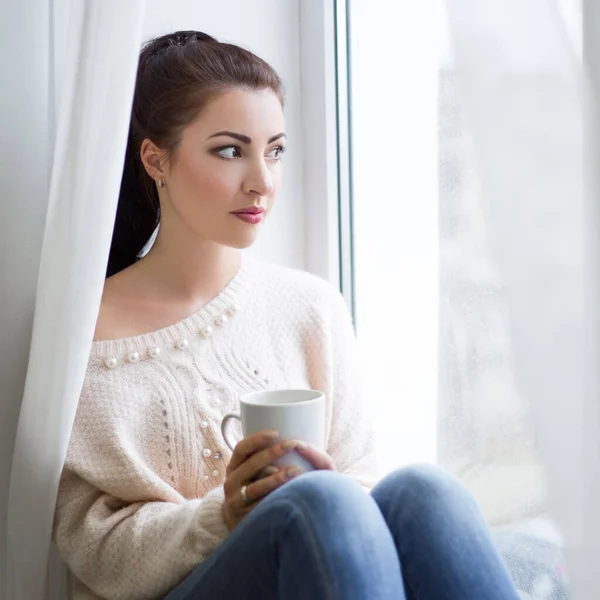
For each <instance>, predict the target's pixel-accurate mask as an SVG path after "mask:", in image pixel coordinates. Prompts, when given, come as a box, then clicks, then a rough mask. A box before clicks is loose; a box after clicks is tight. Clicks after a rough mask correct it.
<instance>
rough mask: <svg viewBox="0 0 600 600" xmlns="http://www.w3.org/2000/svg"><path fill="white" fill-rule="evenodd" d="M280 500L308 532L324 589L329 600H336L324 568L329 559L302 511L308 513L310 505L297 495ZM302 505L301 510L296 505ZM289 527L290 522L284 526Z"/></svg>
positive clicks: (312, 526)
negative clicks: (292, 499)
mask: <svg viewBox="0 0 600 600" xmlns="http://www.w3.org/2000/svg"><path fill="white" fill-rule="evenodd" d="M280 502H281V503H282V504H283V505H285V506H286V507H287V508H288V509H289V510H290V512H291V513H292V514H295V515H297V516H298V517H299V521H300V522H301V525H302V526H303V527H305V530H306V531H308V532H309V533H310V542H311V543H310V544H309V548H310V549H311V550H312V549H316V554H317V556H316V557H315V560H316V561H317V566H318V568H319V570H320V575H321V578H322V581H324V582H325V584H326V586H327V589H326V590H325V592H326V594H327V597H328V598H331V600H336V599H337V596H336V595H335V591H336V590H335V589H334V586H333V585H332V584H331V583H330V581H331V577H329V574H328V573H327V570H326V569H325V568H324V567H325V564H326V563H328V562H329V561H328V560H327V557H326V555H325V554H324V553H323V549H322V548H321V545H320V544H319V543H315V540H318V536H317V534H316V529H315V527H314V523H313V521H312V520H311V519H307V518H305V514H304V511H307V512H308V513H310V507H308V506H307V505H306V504H305V502H304V501H303V500H302V498H300V497H298V498H296V499H295V500H294V502H290V501H289V500H280ZM300 504H301V505H302V506H301V508H302V509H303V510H300V509H299V506H298V505H300ZM289 527H291V524H288V526H287V527H286V531H287V529H289Z"/></svg>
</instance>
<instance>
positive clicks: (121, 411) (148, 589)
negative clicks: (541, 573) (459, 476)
mask: <svg viewBox="0 0 600 600" xmlns="http://www.w3.org/2000/svg"><path fill="white" fill-rule="evenodd" d="M282 107H283V91H282V84H281V81H280V79H279V77H278V76H277V74H276V73H275V72H274V71H273V69H272V68H270V67H269V66H268V65H267V64H266V63H264V62H263V61H262V60H260V59H259V58H257V57H256V56H254V55H253V54H251V53H250V52H247V51H245V50H243V49H241V48H239V47H237V46H233V45H229V44H223V43H219V42H217V41H216V40H214V39H213V38H211V37H209V36H207V35H205V34H202V33H199V32H193V31H190V32H178V33H174V34H171V35H166V36H163V37H160V38H158V39H156V40H153V41H151V42H150V43H149V44H147V45H146V46H145V48H144V49H143V51H142V54H141V57H140V62H139V69H138V75H137V82H136V87H135V96H134V102H133V108H132V115H131V128H130V137H129V142H128V149H127V154H126V160H125V168H124V174H123V181H122V186H121V195H120V198H119V207H118V213H117V220H116V224H115V231H114V236H113V242H112V247H111V252H110V259H109V265H108V273H107V275H108V278H107V280H106V285H105V290H104V294H103V298H102V305H101V309H100V314H99V317H98V323H97V328H96V338H95V341H94V344H93V348H92V352H91V356H90V361H89V366H88V371H87V375H86V380H85V384H84V388H83V391H82V395H81V400H80V404H79V407H78V411H77V416H76V420H75V424H74V428H73V432H72V435H71V439H70V443H69V450H68V453H67V459H66V462H65V466H64V471H63V475H62V477H61V482H60V487H59V493H58V500H57V506H56V516H55V523H54V540H55V541H56V544H57V546H58V548H59V550H60V553H61V555H62V557H63V559H64V560H65V561H66V563H67V565H68V567H69V571H70V575H71V589H72V596H73V597H74V598H76V599H77V600H81V599H84V598H85V599H92V598H93V599H98V598H105V599H107V600H117V599H126V600H136V599H140V600H141V599H144V600H148V599H154V598H164V597H166V598H168V600H182V599H184V598H185V599H188V600H192V599H198V600H199V599H218V600H228V599H232V600H233V599H236V600H240V599H244V598H248V599H252V600H254V599H259V598H260V599H263V600H269V599H271V598H272V599H275V598H284V599H290V600H293V599H302V600H304V599H306V598H312V599H313V600H318V599H325V598H327V599H352V600H360V599H363V598H364V599H368V600H376V599H381V600H386V599H388V598H389V599H391V598H394V599H396V600H398V599H402V598H414V599H418V600H443V599H452V600H455V599H456V600H458V599H460V600H465V599H470V598H473V599H477V600H484V599H485V600H500V599H502V600H505V599H516V598H517V597H518V596H517V594H516V592H515V590H514V588H513V585H512V583H511V581H510V578H509V576H508V574H507V572H506V571H505V569H504V566H503V565H502V562H501V560H500V558H499V556H498V553H497V552H496V550H495V549H494V548H493V546H492V543H491V541H490V538H489V535H488V532H487V530H486V527H485V524H484V522H483V520H482V517H481V515H480V513H479V512H478V509H477V507H476V506H475V504H474V502H473V500H472V499H471V498H470V497H469V496H468V495H467V494H466V492H465V491H464V490H462V489H461V488H460V487H459V486H458V484H457V483H456V482H455V481H454V480H453V479H451V478H450V477H449V476H447V475H444V474H442V473H438V472H437V471H435V470H433V469H425V468H411V469H407V470H402V471H398V472H396V473H394V474H392V475H390V476H388V477H387V478H385V479H384V480H383V481H381V482H380V483H379V484H378V485H376V486H375V487H374V489H373V490H372V492H371V493H369V490H370V489H371V487H372V486H373V483H374V482H373V479H372V477H373V473H374V467H373V438H372V434H371V430H370V428H369V426H368V424H367V421H366V420H365V418H364V417H363V415H362V412H361V404H360V394H359V393H358V383H357V380H356V378H357V375H358V373H359V371H360V365H359V364H358V363H357V362H356V359H355V357H354V353H353V345H354V338H353V331H352V326H351V321H350V317H349V314H348V312H347V310H346V308H345V305H344V302H343V300H342V298H341V296H340V295H339V294H338V293H337V292H336V291H335V290H333V289H332V288H331V287H330V286H329V285H328V284H327V283H325V282H324V281H321V280H320V279H318V278H316V277H313V276H311V275H308V274H306V273H301V272H298V271H293V270H290V269H284V268H280V267H275V266H268V265H264V264H260V263H258V262H255V261H252V260H248V259H243V260H242V258H241V254H240V252H239V250H240V249H242V248H246V247H248V246H250V245H251V244H252V242H254V240H255V238H256V236H257V234H258V230H259V227H260V224H261V222H262V221H264V220H265V219H266V218H268V215H269V212H270V210H271V209H272V207H273V203H274V201H275V198H276V196H277V192H278V189H279V185H280V182H281V156H282V154H283V152H284V151H285V145H286V136H285V128H284V119H283V109H282ZM159 223H160V228H159V232H158V235H157V237H156V240H155V242H154V244H153V245H152V247H151V249H150V251H149V252H147V254H146V255H145V256H143V258H141V259H138V257H139V255H140V253H141V251H142V249H143V247H144V246H145V245H146V243H147V241H148V240H149V238H150V237H151V234H152V233H153V231H154V230H155V228H156V226H157V225H158V224H159ZM308 387H312V388H317V389H319V390H322V391H323V392H324V393H325V394H326V397H327V452H326V453H324V452H320V451H318V450H316V449H314V448H311V447H310V446H306V445H304V444H302V443H301V442H302V441H301V440H279V441H277V442H276V443H275V444H273V442H274V440H275V439H276V438H277V432H271V431H264V432H261V433H259V434H256V435H254V436H252V437H248V438H246V439H243V440H241V441H239V443H238V444H237V446H236V448H235V451H234V452H233V453H230V452H229V451H228V449H227V446H226V445H225V444H224V441H223V439H222V438H221V435H220V430H219V424H220V420H221V418H222V416H223V415H224V414H225V413H227V412H229V411H230V410H232V409H235V408H236V407H237V399H238V398H239V396H240V395H241V394H243V393H247V392H249V391H252V390H259V389H268V388H308ZM293 449H296V451H297V452H299V453H300V454H301V455H303V456H304V457H305V458H307V459H308V460H309V461H310V462H312V463H313V465H314V466H315V467H316V470H315V471H314V472H311V473H308V474H304V475H302V476H300V477H296V476H297V475H298V472H297V470H296V469H294V468H293V467H292V468H289V469H278V468H276V467H274V466H273V465H272V463H273V461H274V460H275V459H276V458H277V457H279V456H282V455H284V454H286V453H288V452H290V451H291V450H293Z"/></svg>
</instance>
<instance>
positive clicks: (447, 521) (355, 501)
mask: <svg viewBox="0 0 600 600" xmlns="http://www.w3.org/2000/svg"><path fill="white" fill-rule="evenodd" d="M518 598H519V596H518V594H517V591H516V589H515V587H514V585H513V583H512V581H511V579H510V576H509V574H508V572H507V570H506V569H505V567H504V564H503V563H502V560H501V558H500V555H499V553H498V551H497V550H496V548H495V547H494V545H493V543H492V541H491V538H490V534H489V532H488V529H487V527H486V525H485V523H484V520H483V518H482V516H481V513H480V511H479V509H478V507H477V505H476V504H475V502H474V500H473V499H472V498H471V497H470V496H469V494H468V493H467V492H466V491H465V490H464V489H463V488H462V487H461V486H460V485H459V484H458V483H457V482H456V480H455V479H453V478H452V477H451V476H449V475H446V474H445V473H443V472H442V471H439V470H437V469H435V468H432V467H411V468H408V469H402V470H399V471H396V472H394V473H392V474H391V475H389V476H388V477H386V478H385V479H383V480H382V481H381V482H380V483H379V484H378V485H377V486H376V487H375V488H374V489H373V491H372V493H371V495H369V494H368V493H366V492H365V491H364V490H362V489H361V488H360V487H359V486H358V485H357V484H356V483H355V482H354V481H353V480H351V479H350V478H349V477H347V476H345V475H341V474H339V473H335V472H331V471H316V472H312V473H307V474H305V475H301V476H300V477H298V478H297V479H294V480H292V481H290V482H288V483H286V484H285V485H283V486H282V487H281V488H279V489H277V490H276V491H275V492H273V493H271V494H270V495H269V496H267V497H266V498H265V499H264V500H263V501H262V502H261V503H260V504H259V505H258V506H257V507H256V508H255V509H254V510H253V511H252V512H251V513H250V514H249V515H248V516H247V517H246V518H245V519H244V520H243V521H242V522H241V523H240V524H239V525H238V526H237V527H236V528H235V529H234V530H233V531H232V532H231V534H230V535H229V537H228V538H227V539H226V540H225V541H224V542H223V543H222V544H221V546H219V547H218V548H217V549H216V550H215V551H214V552H213V553H212V554H211V555H210V556H209V557H208V558H207V559H206V560H205V561H204V562H202V563H201V564H200V565H199V566H198V567H197V568H196V569H195V570H194V571H193V572H192V573H191V574H190V575H189V577H187V579H185V580H184V581H183V582H182V583H181V584H180V585H178V586H177V587H176V588H175V589H173V590H172V591H171V593H169V594H168V596H167V597H166V598H165V600H246V599H248V600H258V599H260V600H277V599H282V600H307V599H308V600H325V599H327V600H346V599H348V600H388V599H390V600H391V599H393V600H404V599H411V600H518Z"/></svg>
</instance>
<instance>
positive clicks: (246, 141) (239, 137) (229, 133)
mask: <svg viewBox="0 0 600 600" xmlns="http://www.w3.org/2000/svg"><path fill="white" fill-rule="evenodd" d="M220 136H226V137H230V138H233V139H234V140H238V141H240V142H242V143H243V144H251V143H252V139H251V138H249V137H248V136H247V135H243V134H242V133H235V131H217V133H213V134H212V135H209V136H208V138H207V139H209V140H210V139H211V138H215V137H220ZM285 137H287V135H285V133H278V134H277V135H274V136H271V137H270V138H269V140H268V142H267V143H268V144H271V143H272V142H274V141H275V140H278V139H279V138H285Z"/></svg>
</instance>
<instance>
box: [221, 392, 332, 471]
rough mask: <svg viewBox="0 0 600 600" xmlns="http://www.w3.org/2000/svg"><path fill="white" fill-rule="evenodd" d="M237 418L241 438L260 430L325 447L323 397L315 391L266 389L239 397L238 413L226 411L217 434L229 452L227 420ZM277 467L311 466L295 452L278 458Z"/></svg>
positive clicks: (308, 468) (317, 446) (311, 468)
mask: <svg viewBox="0 0 600 600" xmlns="http://www.w3.org/2000/svg"><path fill="white" fill-rule="evenodd" d="M231 419H237V420H238V421H240V422H241V424H242V431H243V433H244V437H248V436H251V435H253V434H255V433H258V432H259V431H263V430H264V429H274V430H275V431H278V432H279V439H278V440H275V441H274V442H273V443H277V442H278V441H282V440H301V441H304V442H308V443H309V444H310V445H311V446H314V447H315V448H319V449H320V450H324V447H325V396H324V395H323V394H322V392H319V391H317V390H269V391H262V392H252V393H250V394H246V395H245V396H242V397H241V398H240V413H239V414H238V413H229V414H227V415H225V416H224V417H223V421H222V422H221V433H222V434H223V439H224V440H225V443H226V444H227V445H228V446H229V448H230V449H231V451H233V450H234V448H235V445H236V443H235V442H234V441H232V440H230V439H229V438H228V437H227V431H226V427H227V423H228V422H229V421H230V420H231ZM274 464H275V465H276V466H278V467H290V466H294V465H297V466H298V467H299V468H300V472H302V473H306V472H308V471H313V470H314V467H313V466H312V465H311V463H310V462H308V461H307V460H306V459H305V458H303V457H302V456H300V455H299V454H298V453H297V452H295V451H292V452H290V453H288V454H286V455H285V456H282V457H280V458H279V459H277V460H276V461H274Z"/></svg>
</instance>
